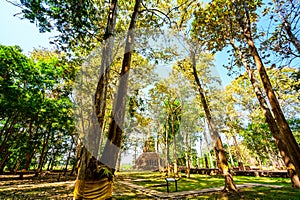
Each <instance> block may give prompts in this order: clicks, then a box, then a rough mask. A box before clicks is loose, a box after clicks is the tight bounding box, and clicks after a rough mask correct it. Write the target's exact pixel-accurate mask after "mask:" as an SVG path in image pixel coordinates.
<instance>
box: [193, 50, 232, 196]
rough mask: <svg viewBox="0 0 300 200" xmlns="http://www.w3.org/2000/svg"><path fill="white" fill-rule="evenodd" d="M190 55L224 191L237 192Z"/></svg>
mask: <svg viewBox="0 0 300 200" xmlns="http://www.w3.org/2000/svg"><path fill="white" fill-rule="evenodd" d="M191 56H192V68H193V76H194V78H195V82H196V84H197V86H198V91H199V95H200V99H201V103H202V107H203V109H204V112H205V116H206V119H207V121H208V124H209V127H210V128H211V130H212V140H213V141H214V143H215V144H214V151H215V154H216V158H217V165H218V168H219V170H220V171H221V172H222V173H223V175H224V177H225V187H224V191H235V192H237V191H238V189H237V187H236V185H235V184H234V181H233V178H232V176H231V174H230V173H229V169H228V162H227V158H226V155H225V151H224V149H223V144H222V140H221V137H220V135H219V133H218V131H217V127H216V125H215V122H214V121H213V119H212V116H211V112H210V109H209V106H208V103H207V100H206V98H205V94H204V91H203V88H202V85H201V83H200V80H199V77H198V75H197V70H196V57H195V53H194V52H193V53H192V52H191Z"/></svg>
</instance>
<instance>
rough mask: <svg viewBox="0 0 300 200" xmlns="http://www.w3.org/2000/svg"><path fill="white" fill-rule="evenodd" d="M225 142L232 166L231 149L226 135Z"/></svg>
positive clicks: (232, 165)
mask: <svg viewBox="0 0 300 200" xmlns="http://www.w3.org/2000/svg"><path fill="white" fill-rule="evenodd" d="M226 143H227V149H228V154H229V158H230V162H231V167H234V161H233V158H232V154H231V151H230V147H229V139H228V136H227V135H226Z"/></svg>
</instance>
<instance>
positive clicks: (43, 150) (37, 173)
mask: <svg viewBox="0 0 300 200" xmlns="http://www.w3.org/2000/svg"><path fill="white" fill-rule="evenodd" d="M50 125H51V123H50ZM50 132H51V130H49V132H48V131H47V132H46V133H45V137H44V144H43V148H42V152H41V155H40V160H39V165H38V168H37V170H36V172H35V176H38V175H39V174H40V173H41V172H42V169H43V165H44V161H45V157H46V153H47V151H46V149H47V146H48V142H49V138H50V135H51V134H50Z"/></svg>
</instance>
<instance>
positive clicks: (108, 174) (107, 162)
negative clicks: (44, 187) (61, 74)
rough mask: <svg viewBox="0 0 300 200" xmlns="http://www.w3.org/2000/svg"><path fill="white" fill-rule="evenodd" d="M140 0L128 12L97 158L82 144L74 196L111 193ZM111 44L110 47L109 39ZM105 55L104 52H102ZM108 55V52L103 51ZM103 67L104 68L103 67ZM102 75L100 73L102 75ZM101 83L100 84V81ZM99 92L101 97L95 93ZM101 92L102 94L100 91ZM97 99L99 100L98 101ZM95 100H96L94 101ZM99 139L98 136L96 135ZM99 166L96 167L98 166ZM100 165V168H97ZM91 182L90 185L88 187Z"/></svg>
mask: <svg viewBox="0 0 300 200" xmlns="http://www.w3.org/2000/svg"><path fill="white" fill-rule="evenodd" d="M140 4H141V0H136V2H135V6H134V11H133V13H132V16H131V22H130V25H129V30H128V34H127V38H126V45H125V54H124V58H123V63H122V70H121V79H120V82H119V86H118V90H117V95H116V101H115V105H114V106H113V112H112V115H111V121H110V125H109V131H108V139H107V142H106V144H105V147H104V150H103V153H102V156H101V158H100V162H98V161H97V160H96V158H95V157H94V156H92V155H91V154H90V153H89V152H88V150H87V149H86V148H85V147H84V149H83V154H82V158H81V159H82V161H81V165H80V166H81V167H80V170H79V174H78V177H77V180H76V185H75V190H74V199H85V198H94V199H95V198H99V199H100V198H101V199H107V198H111V196H112V187H113V186H112V177H113V174H114V171H115V166H116V160H117V155H118V153H119V150H120V146H121V140H122V124H123V119H124V114H125V101H126V92H127V85H128V75H129V69H130V64H131V55H132V45H133V42H134V28H135V24H136V19H137V16H138V12H139V8H140ZM116 9H117V0H114V1H112V2H111V9H110V14H109V19H108V26H107V27H111V30H109V32H108V33H109V34H111V33H114V28H115V22H116V21H115V19H116ZM111 46H112V47H113V41H112V44H111ZM103 52H104V53H105V51H103ZM104 56H105V55H104ZM107 56H110V58H111V56H112V55H107ZM103 70H105V69H104V68H103ZM102 78H104V77H102ZM103 84H104V85H103ZM103 84H102V86H101V87H100V88H101V89H100V90H101V91H100V92H97V93H96V96H95V108H96V114H97V118H98V122H99V126H100V127H102V125H103V121H104V114H105V108H106V106H105V102H102V101H105V99H103V98H102V97H103V96H106V92H105V89H104V88H105V87H106V86H107V83H103ZM99 93H100V96H101V98H100V97H99ZM101 94H103V95H101ZM98 100H99V101H98ZM97 102H98V103H97ZM98 139H99V138H98ZM98 166H99V167H98ZM98 169H100V170H98ZM91 185H92V187H91Z"/></svg>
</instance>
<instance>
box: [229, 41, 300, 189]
mask: <svg viewBox="0 0 300 200" xmlns="http://www.w3.org/2000/svg"><path fill="white" fill-rule="evenodd" d="M231 46H232V47H233V49H234V50H235V52H236V53H238V55H239V57H240V59H241V61H242V63H243V65H244V67H245V68H246V71H247V73H248V76H249V79H250V82H251V84H252V86H253V89H254V92H255V95H256V97H257V99H258V101H259V104H260V108H261V109H262V111H263V113H264V116H265V119H266V122H267V124H268V126H269V128H270V131H271V133H272V135H273V137H274V139H275V143H276V144H277V146H278V149H279V152H280V155H281V156H282V159H283V161H284V163H285V165H286V167H287V168H288V173H289V176H290V178H291V182H292V185H293V186H294V187H297V188H300V180H299V174H298V173H296V171H295V166H294V164H293V163H292V161H291V159H290V157H289V156H288V155H289V153H288V150H287V148H286V145H285V144H284V143H283V141H282V139H281V137H282V135H284V134H282V133H280V132H281V130H280V129H279V124H278V123H277V121H276V120H275V119H274V117H273V115H272V112H271V110H270V109H269V106H268V104H267V101H266V100H265V98H264V96H263V94H262V90H261V88H260V87H259V83H258V81H257V80H256V78H255V75H254V70H252V69H251V68H250V66H249V65H248V63H247V60H246V58H245V57H244V55H243V54H242V53H241V52H240V51H239V49H238V48H237V47H236V46H235V44H234V42H233V41H231Z"/></svg>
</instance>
